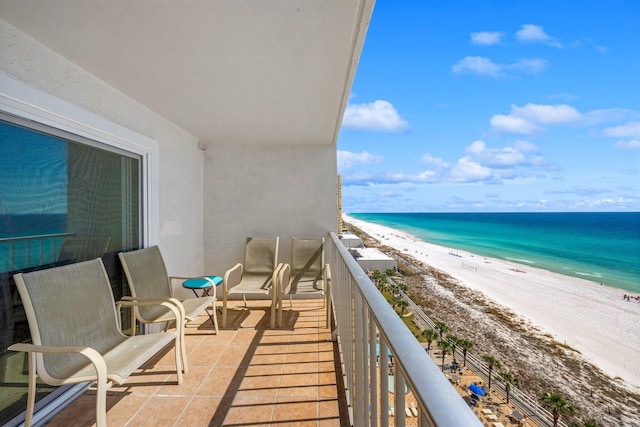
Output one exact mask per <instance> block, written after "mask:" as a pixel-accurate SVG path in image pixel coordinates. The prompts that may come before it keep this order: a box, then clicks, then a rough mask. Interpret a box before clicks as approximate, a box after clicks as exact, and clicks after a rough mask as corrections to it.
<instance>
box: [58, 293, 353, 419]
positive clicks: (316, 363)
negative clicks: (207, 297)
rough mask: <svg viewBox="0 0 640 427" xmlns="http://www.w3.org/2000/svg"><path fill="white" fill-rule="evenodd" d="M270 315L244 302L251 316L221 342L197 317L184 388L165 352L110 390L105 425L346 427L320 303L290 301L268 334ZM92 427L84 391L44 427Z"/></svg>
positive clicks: (239, 316) (90, 398) (91, 400)
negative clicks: (291, 304) (280, 322)
mask: <svg viewBox="0 0 640 427" xmlns="http://www.w3.org/2000/svg"><path fill="white" fill-rule="evenodd" d="M234 304H236V305H237V304H239V305H240V306H242V302H232V303H231V304H230V307H232V306H234ZM269 313H270V307H269V305H268V304H267V303H266V302H264V301H257V302H256V301H249V309H244V308H242V309H240V310H230V319H231V321H230V325H233V328H231V327H230V328H229V329H225V330H221V331H220V334H219V335H216V334H212V333H211V330H207V323H208V322H209V319H208V317H206V316H200V317H199V318H198V319H197V320H196V322H197V323H194V324H193V325H195V327H194V328H193V329H188V330H187V335H186V337H185V344H186V348H187V357H188V362H189V371H188V372H187V373H186V374H185V375H184V380H183V383H182V384H181V385H177V383H176V374H175V371H174V369H175V353H174V350H173V349H170V348H169V349H167V350H166V351H164V352H163V353H162V354H160V355H158V356H157V357H154V358H153V359H152V360H151V361H150V362H149V363H147V364H146V365H145V369H142V370H140V371H139V372H136V373H134V375H132V376H131V377H130V378H129V379H128V380H127V382H126V383H125V384H124V385H122V386H115V387H113V388H112V390H111V391H109V395H108V401H107V406H108V413H107V420H108V422H109V425H129V426H136V427H137V426H147V425H149V426H151V425H153V426H154V427H155V426H180V427H187V426H188V427H199V426H202V427H204V426H223V425H228V426H245V425H250V426H251V427H256V426H261V425H265V426H266V425H277V426H279V427H280V426H286V425H292V426H295V427H302V426H307V425H309V426H318V425H322V426H325V425H326V426H334V425H335V426H341V424H342V425H344V420H340V406H339V402H342V401H340V400H339V399H338V390H337V388H336V374H335V371H334V369H335V361H334V360H333V354H334V353H333V346H334V344H333V343H331V342H327V341H326V339H327V337H330V332H329V331H328V330H327V329H325V328H324V316H325V314H324V313H325V312H324V309H323V308H322V303H321V302H320V303H318V302H317V301H301V300H296V301H294V307H293V309H289V308H288V301H287V302H285V312H284V313H283V320H284V325H285V326H284V327H282V328H276V329H269V327H268V326H269ZM287 322H289V323H287ZM198 323H199V324H201V326H198ZM342 399H343V398H342ZM342 405H344V402H342ZM343 413H344V410H343ZM94 424H95V391H94V390H91V389H90V390H89V391H87V392H86V393H85V394H84V395H83V396H81V397H80V398H79V399H77V400H76V401H75V402H73V403H72V404H71V405H70V406H69V407H68V408H66V409H65V410H63V411H62V412H61V413H60V414H58V415H57V416H56V417H54V419H53V420H52V421H51V422H50V423H49V424H48V425H49V426H54V427H57V426H68V425H74V426H79V427H85V426H86V427H89V426H93V425H94Z"/></svg>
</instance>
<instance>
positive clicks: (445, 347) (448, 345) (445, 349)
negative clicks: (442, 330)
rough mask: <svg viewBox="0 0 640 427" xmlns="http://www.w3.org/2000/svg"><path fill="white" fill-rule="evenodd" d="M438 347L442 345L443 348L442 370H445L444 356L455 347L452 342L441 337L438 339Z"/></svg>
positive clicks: (441, 348)
mask: <svg viewBox="0 0 640 427" xmlns="http://www.w3.org/2000/svg"><path fill="white" fill-rule="evenodd" d="M438 347H440V350H442V372H444V357H445V356H446V355H447V354H449V353H451V349H452V348H453V347H452V346H451V342H449V341H448V340H445V339H441V340H439V341H438Z"/></svg>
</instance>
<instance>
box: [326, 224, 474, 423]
mask: <svg viewBox="0 0 640 427" xmlns="http://www.w3.org/2000/svg"><path fill="white" fill-rule="evenodd" d="M329 241H330V243H332V244H330V245H329V246H330V250H329V251H328V252H329V253H330V257H329V259H330V265H331V287H330V292H331V299H332V304H333V312H334V319H335V322H336V329H337V330H336V335H337V340H338V346H339V350H340V357H341V363H342V368H343V369H342V371H343V376H344V384H345V394H346V397H347V402H348V405H349V415H350V417H351V423H352V425H355V426H358V427H360V426H369V425H372V426H377V425H378V421H380V425H381V426H383V427H385V426H387V425H388V421H389V418H388V415H387V414H388V409H391V408H388V395H387V393H386V387H385V386H386V383H387V381H386V378H387V363H385V362H386V358H387V351H386V350H387V347H388V349H389V350H390V352H391V354H392V356H393V360H394V367H395V375H394V379H395V381H394V385H395V390H396V393H395V394H394V399H395V405H394V423H395V426H396V427H403V426H404V425H405V395H404V393H398V392H397V391H398V390H403V389H404V388H405V383H406V385H407V387H408V388H409V390H410V391H411V392H412V393H413V395H414V397H415V399H416V402H417V406H418V425H419V426H427V425H429V426H437V427H454V426H455V427H458V426H478V427H479V426H481V425H482V424H481V423H480V420H479V419H478V418H477V416H476V415H475V414H474V413H473V412H472V411H471V409H470V408H469V406H468V404H467V403H466V402H465V401H464V399H462V397H461V396H460V395H459V393H458V392H457V391H456V390H455V388H454V387H453V386H452V385H451V384H450V383H449V381H448V380H447V378H446V377H445V376H444V375H443V374H442V372H441V371H440V368H439V367H438V366H437V365H436V364H435V363H434V362H433V360H432V359H431V357H429V355H428V354H427V353H426V352H425V351H424V349H423V348H422V346H421V345H420V343H419V342H418V341H417V340H416V338H415V337H414V336H413V334H412V333H411V332H410V331H409V329H408V328H407V327H406V325H405V324H404V323H403V322H402V320H401V319H400V317H399V316H398V314H397V313H396V312H395V311H394V310H393V309H392V308H391V306H390V305H389V304H388V303H387V301H386V300H385V299H384V297H383V296H382V295H381V294H380V292H378V290H377V289H376V287H375V286H374V285H373V283H372V282H371V280H370V279H369V278H368V277H367V275H366V274H365V272H364V271H363V270H362V268H361V267H360V266H359V265H358V263H357V262H356V261H355V260H354V259H353V257H352V256H351V255H350V254H349V252H348V250H347V248H345V247H344V245H342V243H341V242H340V240H339V238H338V236H337V235H336V234H335V233H330V239H329ZM376 344H379V346H380V352H379V353H380V363H379V365H378V364H377V363H376V362H377V357H376V351H375V348H376V347H375V346H376ZM378 375H379V377H380V378H381V379H382V380H380V381H379V382H380V383H381V384H380V385H378ZM378 396H379V401H378Z"/></svg>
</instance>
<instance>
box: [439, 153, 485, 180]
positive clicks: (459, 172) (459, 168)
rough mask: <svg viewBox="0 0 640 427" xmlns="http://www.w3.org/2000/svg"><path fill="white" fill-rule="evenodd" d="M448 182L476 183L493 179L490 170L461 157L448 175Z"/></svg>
mask: <svg viewBox="0 0 640 427" xmlns="http://www.w3.org/2000/svg"><path fill="white" fill-rule="evenodd" d="M448 175H449V176H448V179H447V181H449V182H478V181H487V180H489V179H490V178H492V177H493V172H492V170H491V169H490V168H488V167H486V166H483V165H481V164H479V163H476V162H474V161H473V160H471V159H469V158H468V157H462V158H461V159H459V160H458V163H457V164H456V165H455V166H454V167H452V168H451V170H450V171H449V173H448Z"/></svg>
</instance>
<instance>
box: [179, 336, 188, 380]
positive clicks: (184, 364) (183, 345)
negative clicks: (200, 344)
mask: <svg viewBox="0 0 640 427" xmlns="http://www.w3.org/2000/svg"><path fill="white" fill-rule="evenodd" d="M185 327H186V325H185V324H183V325H182V331H178V338H179V339H180V342H179V343H178V342H176V348H177V346H178V345H179V346H180V353H181V354H182V357H181V363H180V365H181V366H182V368H181V372H184V373H185V374H186V373H187V371H188V370H189V363H188V362H187V344H186V343H185V340H184V333H185V330H184V329H185ZM176 353H177V352H176ZM176 356H177V354H176ZM178 381H180V379H178ZM178 384H179V383H178Z"/></svg>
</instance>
